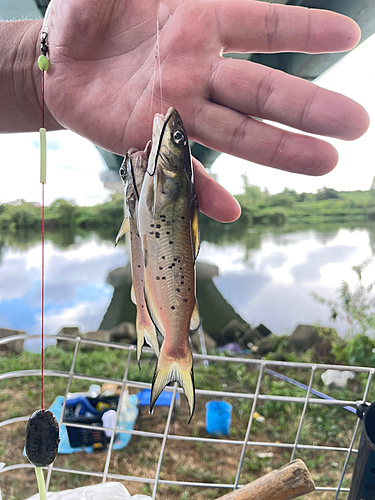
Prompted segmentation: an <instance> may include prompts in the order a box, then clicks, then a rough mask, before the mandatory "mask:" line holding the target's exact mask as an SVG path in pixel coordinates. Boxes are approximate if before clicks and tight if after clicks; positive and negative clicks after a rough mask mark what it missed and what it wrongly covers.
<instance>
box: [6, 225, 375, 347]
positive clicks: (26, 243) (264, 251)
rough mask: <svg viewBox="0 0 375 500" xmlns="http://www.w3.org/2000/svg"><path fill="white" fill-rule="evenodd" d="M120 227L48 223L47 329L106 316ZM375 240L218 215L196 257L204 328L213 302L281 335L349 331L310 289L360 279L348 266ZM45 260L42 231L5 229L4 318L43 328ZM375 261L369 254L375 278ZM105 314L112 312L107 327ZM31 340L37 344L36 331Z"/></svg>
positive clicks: (120, 254)
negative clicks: (299, 330)
mask: <svg viewBox="0 0 375 500" xmlns="http://www.w3.org/2000/svg"><path fill="white" fill-rule="evenodd" d="M112 233H113V234H112ZM115 234H116V229H115V228H114V229H113V230H112V229H111V228H109V229H106V231H104V232H92V231H77V232H75V231H72V230H64V231H58V232H47V235H46V247H45V256H46V266H45V271H46V306H45V325H46V333H49V334H54V333H57V332H58V331H59V330H60V328H61V327H62V326H79V328H80V330H81V332H86V331H90V330H96V329H98V328H99V326H100V325H101V324H102V322H103V318H104V317H105V315H106V313H108V311H110V308H109V306H110V304H111V301H112V298H113V287H112V286H111V284H109V283H107V279H108V275H109V273H110V272H111V271H113V270H114V269H116V268H121V267H124V266H126V265H127V264H128V261H129V259H128V255H127V247H126V244H125V243H122V244H120V245H119V246H118V247H117V248H115V247H114V244H113V239H114V237H115ZM374 249H375V225H363V226H362V227H353V226H350V225H344V224H320V225H316V226H314V225H309V226H305V227H304V226H294V227H283V228H272V229H270V228H250V229H246V228H240V229H239V228H238V226H235V225H228V226H221V225H220V226H215V227H214V230H212V231H211V229H209V230H206V234H205V233H204V232H203V231H202V244H201V249H200V254H199V262H200V263H201V264H202V268H203V269H205V268H206V267H207V268H209V269H210V270H211V271H212V270H214V272H212V273H211V275H210V280H209V282H210V285H211V287H207V286H206V287H205V288H203V287H200V286H199V284H198V293H199V289H201V294H202V296H201V302H202V304H203V303H204V306H202V310H203V316H204V318H203V320H204V323H203V326H204V328H205V329H206V330H208V331H210V328H214V327H215V326H214V322H213V321H214V316H217V314H216V313H214V314H211V315H210V314H209V310H210V309H211V310H212V311H215V308H216V310H217V311H218V314H219V313H222V312H223V311H224V310H226V313H227V316H226V319H225V321H227V320H228V318H229V317H230V314H232V315H234V314H235V313H237V314H236V317H237V319H238V318H240V320H243V321H245V322H247V323H249V324H250V325H252V326H256V325H257V324H259V323H263V324H265V325H266V326H267V327H268V328H269V329H270V330H271V331H272V332H274V333H275V334H278V335H281V334H284V333H291V332H292V331H293V329H294V328H295V327H296V325H297V324H299V323H305V324H306V323H309V324H314V323H319V324H321V325H322V326H334V327H336V328H337V330H338V331H339V333H340V335H345V334H346V332H347V329H348V326H347V324H345V322H344V321H341V322H340V321H339V322H337V323H333V321H332V319H331V318H330V310H329V308H328V307H327V306H325V305H323V304H321V303H319V302H318V301H316V300H315V299H314V298H313V296H312V292H314V293H316V294H318V295H320V296H322V297H324V298H326V299H334V298H335V297H336V296H337V289H338V287H339V286H340V284H341V283H342V281H343V280H346V281H348V282H349V284H352V285H354V284H355V281H356V276H355V273H354V272H353V271H352V270H351V267H352V266H354V265H358V264H360V263H362V262H363V261H364V260H365V259H366V258H372V256H373V253H374ZM40 260H41V247H40V242H39V235H38V234H35V233H29V232H22V233H17V234H14V233H9V234H7V233H4V232H3V233H0V327H5V328H14V329H17V330H25V331H26V332H27V333H29V334H34V333H39V332H40ZM205 264H211V266H205ZM212 265H213V266H217V269H216V268H215V267H213V266H212ZM211 271H210V272H211ZM374 271H375V266H374V265H373V264H370V266H369V267H368V269H367V271H366V275H367V276H368V277H369V279H370V278H371V276H374V275H375V273H374ZM199 275H200V273H198V278H199ZM203 290H205V291H203ZM203 294H204V295H203ZM198 299H200V297H199V295H198ZM230 306H231V307H230ZM130 307H132V306H130ZM131 314H133V315H134V310H133V309H132V313H131ZM108 321H109V320H108V314H107V317H106V325H107V327H108V324H109V323H108ZM118 321H119V320H118ZM223 321H224V320H223ZM113 323H114V324H115V323H116V321H115V320H113ZM109 326H114V325H111V324H109ZM222 326H223V325H221V326H217V327H216V328H221V327H222ZM26 347H27V348H29V349H33V344H32V343H31V341H29V343H27V344H26ZM34 347H35V346H34Z"/></svg>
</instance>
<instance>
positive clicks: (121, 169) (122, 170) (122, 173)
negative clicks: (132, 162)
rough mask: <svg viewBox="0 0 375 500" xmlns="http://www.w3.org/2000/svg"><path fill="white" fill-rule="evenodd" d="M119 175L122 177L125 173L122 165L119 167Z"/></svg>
mask: <svg viewBox="0 0 375 500" xmlns="http://www.w3.org/2000/svg"><path fill="white" fill-rule="evenodd" d="M120 175H121V177H124V175H125V169H124V167H121V168H120Z"/></svg>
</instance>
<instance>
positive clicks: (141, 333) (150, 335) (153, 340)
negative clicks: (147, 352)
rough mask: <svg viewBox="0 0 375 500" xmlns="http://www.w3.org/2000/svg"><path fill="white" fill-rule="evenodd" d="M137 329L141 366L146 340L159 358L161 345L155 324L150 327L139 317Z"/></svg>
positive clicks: (138, 356) (138, 354) (138, 358)
mask: <svg viewBox="0 0 375 500" xmlns="http://www.w3.org/2000/svg"><path fill="white" fill-rule="evenodd" d="M136 329H137V363H138V366H139V367H141V366H140V361H141V355H142V347H143V344H144V341H145V340H146V342H147V344H148V345H149V346H151V347H152V348H153V350H154V353H155V354H156V356H159V343H158V339H157V337H156V330H155V326H154V324H153V323H151V324H150V325H145V324H143V323H142V322H141V321H140V319H139V317H138V315H137V321H136Z"/></svg>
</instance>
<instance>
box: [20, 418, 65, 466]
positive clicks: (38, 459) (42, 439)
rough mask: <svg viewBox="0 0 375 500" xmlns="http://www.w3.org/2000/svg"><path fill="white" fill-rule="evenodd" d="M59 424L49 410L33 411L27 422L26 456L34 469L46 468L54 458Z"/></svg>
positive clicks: (57, 442) (57, 443)
mask: <svg viewBox="0 0 375 500" xmlns="http://www.w3.org/2000/svg"><path fill="white" fill-rule="evenodd" d="M59 441H60V439H59V424H58V422H57V420H56V418H55V416H54V414H53V413H52V412H50V411H49V410H37V411H35V412H34V413H33V414H32V415H31V417H30V418H29V420H28V422H27V427H26V446H25V448H26V455H27V458H28V459H29V460H30V462H31V463H32V464H33V465H35V467H46V466H47V465H50V464H51V463H52V462H53V461H54V460H55V458H56V455H57V448H58V445H59Z"/></svg>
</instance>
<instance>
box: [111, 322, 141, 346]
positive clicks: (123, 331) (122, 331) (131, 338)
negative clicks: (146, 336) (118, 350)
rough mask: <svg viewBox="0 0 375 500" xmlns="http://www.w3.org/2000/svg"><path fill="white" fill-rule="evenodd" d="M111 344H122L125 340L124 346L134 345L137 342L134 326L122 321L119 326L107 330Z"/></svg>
mask: <svg viewBox="0 0 375 500" xmlns="http://www.w3.org/2000/svg"><path fill="white" fill-rule="evenodd" d="M109 335H110V340H111V342H122V343H124V342H123V341H124V340H126V342H125V343H126V344H134V343H136V342H137V332H136V330H135V325H134V324H133V323H129V322H128V321H124V322H123V323H120V324H119V325H117V326H115V327H113V328H111V329H110V330H109Z"/></svg>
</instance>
